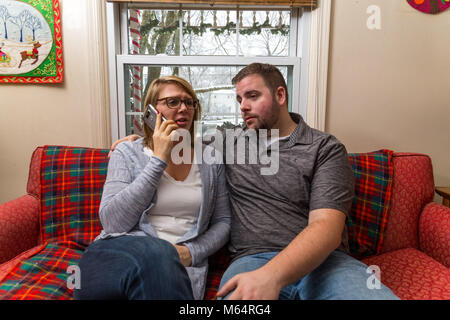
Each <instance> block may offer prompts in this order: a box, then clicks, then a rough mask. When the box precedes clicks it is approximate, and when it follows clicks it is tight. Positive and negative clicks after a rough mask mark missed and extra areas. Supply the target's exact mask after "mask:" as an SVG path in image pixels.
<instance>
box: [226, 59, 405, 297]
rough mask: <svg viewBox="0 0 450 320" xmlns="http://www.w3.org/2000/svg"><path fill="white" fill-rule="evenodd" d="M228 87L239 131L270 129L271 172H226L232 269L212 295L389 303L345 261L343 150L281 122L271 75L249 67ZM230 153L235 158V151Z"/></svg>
mask: <svg viewBox="0 0 450 320" xmlns="http://www.w3.org/2000/svg"><path fill="white" fill-rule="evenodd" d="M233 84H234V85H235V86H236V98H237V101H238V102H239V104H240V109H241V113H242V117H243V119H244V122H245V127H244V132H245V131H248V130H249V129H254V130H256V131H257V132H261V129H266V130H269V133H270V130H272V129H278V133H279V137H280V138H279V139H278V141H275V143H277V144H278V145H277V146H278V148H277V149H278V150H277V152H278V161H279V170H278V171H277V172H276V173H274V174H273V175H262V174H261V173H260V172H261V171H260V169H261V167H263V165H262V164H248V162H245V163H244V164H238V163H225V164H226V169H227V170H226V171H227V182H228V186H229V194H230V202H231V207H232V223H231V238H230V245H229V250H230V252H231V257H232V263H231V265H230V266H229V267H228V269H227V270H226V271H225V273H224V275H223V278H222V281H221V284H220V289H219V291H218V293H217V296H218V297H225V298H227V299H252V300H260V299H278V298H281V299H397V297H396V296H395V295H394V294H393V293H392V292H391V291H390V290H389V289H388V288H387V287H385V286H383V285H382V286H381V288H380V289H369V288H368V285H367V280H368V278H369V276H370V274H368V273H367V266H366V265H365V264H363V263H361V262H360V261H358V260H356V259H354V258H352V257H350V256H349V255H348V254H347V253H348V243H347V230H346V226H345V221H346V217H347V216H348V214H349V210H350V207H351V202H352V198H353V190H354V184H353V174H352V171H351V167H350V164H349V160H348V155H347V152H346V150H345V147H344V146H343V145H342V144H341V143H340V142H339V141H338V140H337V139H336V138H335V137H333V136H331V135H329V134H326V133H323V132H321V131H318V130H315V129H312V128H310V127H309V126H308V125H307V124H306V123H305V122H304V120H303V119H302V117H301V116H300V115H298V114H294V113H289V111H288V92H287V86H286V83H285V80H284V78H283V76H282V75H281V73H280V71H279V70H278V69H277V68H276V67H274V66H272V65H268V64H260V63H253V64H251V65H248V66H247V67H245V68H244V69H242V70H241V71H240V72H239V73H238V74H237V75H236V76H235V77H234V78H233ZM237 146H238V144H237V143H235V144H234V150H233V151H234V152H235V153H234V154H236V152H240V151H242V150H238V149H237ZM245 148H249V145H248V144H247V145H245ZM268 148H269V149H270V146H269V147H268ZM229 151H230V150H227V152H229ZM246 151H248V150H246ZM269 152H270V150H269Z"/></svg>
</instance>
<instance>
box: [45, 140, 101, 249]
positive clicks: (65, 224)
mask: <svg viewBox="0 0 450 320" xmlns="http://www.w3.org/2000/svg"><path fill="white" fill-rule="evenodd" d="M108 152H109V150H106V149H92V148H77V147H65V146H45V147H44V150H43V153H42V159H41V210H40V223H41V237H42V242H46V241H49V242H59V241H73V242H75V243H78V244H79V245H81V246H84V247H87V246H88V245H89V244H90V243H91V242H92V241H93V240H94V239H95V237H96V236H97V235H98V234H99V233H100V231H101V229H102V228H101V225H100V221H99V218H98V208H99V205H100V199H101V196H102V191H103V184H104V183H105V180H106V171H107V168H108Z"/></svg>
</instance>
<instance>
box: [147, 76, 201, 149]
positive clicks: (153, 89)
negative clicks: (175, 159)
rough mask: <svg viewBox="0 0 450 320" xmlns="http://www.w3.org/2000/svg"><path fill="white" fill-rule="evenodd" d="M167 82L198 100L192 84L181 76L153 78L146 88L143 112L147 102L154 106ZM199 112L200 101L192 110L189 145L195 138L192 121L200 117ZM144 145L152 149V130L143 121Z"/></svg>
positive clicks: (192, 144) (192, 143)
mask: <svg viewBox="0 0 450 320" xmlns="http://www.w3.org/2000/svg"><path fill="white" fill-rule="evenodd" d="M168 84H174V85H176V86H179V87H180V88H181V89H183V90H184V91H186V93H188V94H189V95H190V96H191V97H192V98H193V99H195V100H198V98H197V95H196V93H195V91H194V89H193V88H192V86H191V85H190V83H189V82H187V81H186V80H184V79H183V78H180V77H177V76H165V77H160V78H158V79H155V80H153V81H152V83H151V84H150V87H149V88H148V91H147V95H146V97H145V100H144V106H145V108H144V114H145V112H146V111H147V108H148V105H149V104H151V105H153V106H154V107H156V105H157V103H158V101H157V100H158V97H159V93H160V92H161V89H162V87H163V86H165V85H168ZM200 114H201V106H200V103H198V106H197V108H196V109H195V110H194V117H193V122H192V125H191V127H190V128H189V132H190V134H191V146H194V138H195V132H194V121H197V120H198V119H199V118H200ZM144 145H145V146H146V147H148V148H150V149H152V150H153V130H152V129H151V128H150V127H149V126H147V124H145V123H144Z"/></svg>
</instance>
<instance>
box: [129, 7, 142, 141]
mask: <svg viewBox="0 0 450 320" xmlns="http://www.w3.org/2000/svg"><path fill="white" fill-rule="evenodd" d="M140 17H141V12H140V11H139V10H136V9H131V10H130V36H131V52H132V54H140V52H139V47H140V40H141V32H140V29H141V23H140V21H139V18H140ZM132 76H133V84H132V86H131V94H132V97H133V100H134V104H133V112H142V85H141V68H140V67H137V66H134V67H133V69H132ZM133 126H134V127H135V128H136V131H137V132H135V133H140V134H143V130H142V126H141V124H140V122H139V121H138V119H137V118H136V116H133Z"/></svg>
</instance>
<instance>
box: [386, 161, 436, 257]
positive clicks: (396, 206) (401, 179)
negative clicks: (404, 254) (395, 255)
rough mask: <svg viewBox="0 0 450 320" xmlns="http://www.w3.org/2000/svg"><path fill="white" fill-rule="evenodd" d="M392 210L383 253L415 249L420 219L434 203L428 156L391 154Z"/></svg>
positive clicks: (431, 173)
mask: <svg viewBox="0 0 450 320" xmlns="http://www.w3.org/2000/svg"><path fill="white" fill-rule="evenodd" d="M393 160H394V161H393V162H394V181H393V191H392V199H391V209H390V212H389V219H388V223H387V227H386V232H385V237H384V244H383V248H382V252H389V251H393V250H397V249H402V248H418V243H419V242H418V224H419V216H420V213H421V212H422V209H423V208H424V207H425V205H426V204H427V203H429V202H431V201H432V200H433V195H434V179H433V167H432V163H431V159H430V157H429V156H427V155H424V154H417V153H394V157H393Z"/></svg>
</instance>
